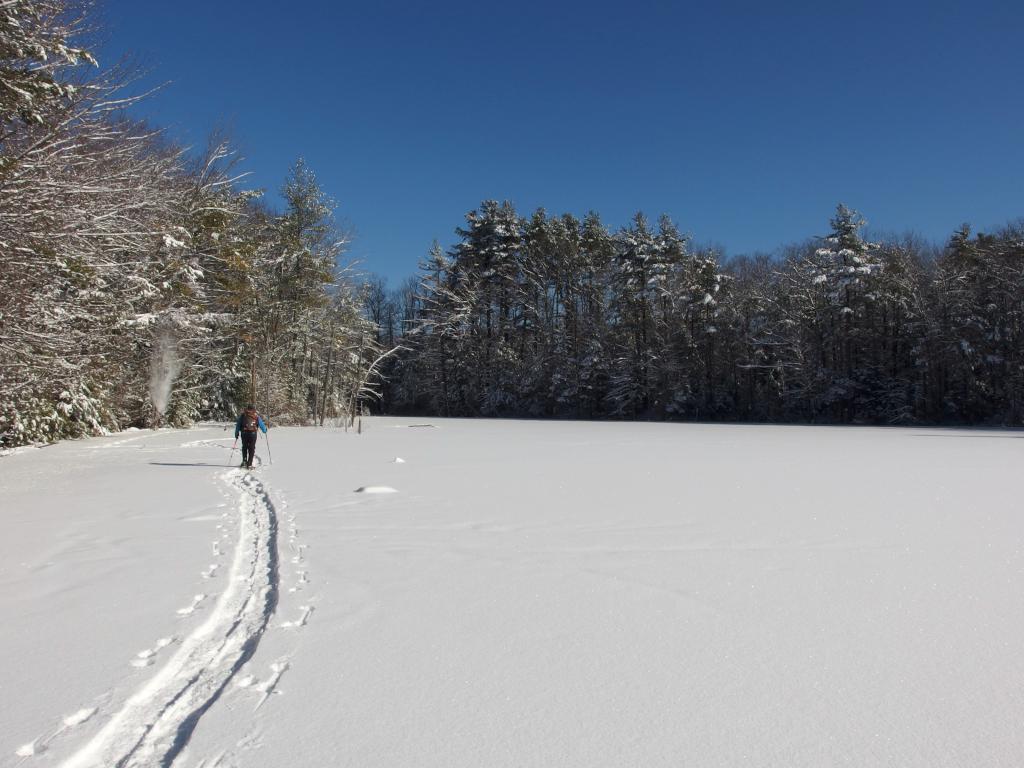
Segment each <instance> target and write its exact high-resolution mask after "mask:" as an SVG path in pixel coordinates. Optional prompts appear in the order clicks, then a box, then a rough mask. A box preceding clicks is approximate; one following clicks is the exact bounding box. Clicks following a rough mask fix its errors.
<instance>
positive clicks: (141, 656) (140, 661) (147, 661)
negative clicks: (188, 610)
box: [128, 611, 180, 669]
mask: <svg viewBox="0 0 1024 768" xmlns="http://www.w3.org/2000/svg"><path fill="white" fill-rule="evenodd" d="M179 613H180V611H179ZM175 639H176V638H174V637H161V638H160V639H159V640H157V641H156V645H155V646H154V647H153V648H147V649H146V650H144V651H139V652H138V653H137V654H135V658H134V659H132V660H131V661H130V662H128V663H129V664H131V665H132V666H133V667H135V668H136V669H142V668H144V667H148V666H150V665H151V664H152V663H153V662H154V661H155V660H156V655H157V654H158V653H159V652H160V651H162V650H163V649H164V648H166V647H167V646H168V645H170V644H171V643H173V642H174V641H175Z"/></svg>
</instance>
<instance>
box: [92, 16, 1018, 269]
mask: <svg viewBox="0 0 1024 768" xmlns="http://www.w3.org/2000/svg"><path fill="white" fill-rule="evenodd" d="M102 15H103V19H104V25H105V27H106V33H105V34H106V42H105V43H104V46H103V47H102V48H101V49H100V52H101V54H102V59H103V61H102V62H101V63H113V62H114V61H116V60H117V59H118V58H120V57H121V55H123V54H125V53H129V52H130V53H132V54H134V55H135V56H136V57H137V58H139V59H140V60H141V61H142V62H144V63H145V64H146V66H147V67H148V68H149V70H150V71H151V73H152V75H151V80H153V81H170V85H169V86H168V87H167V88H166V89H165V90H164V91H163V92H162V93H160V94H159V95H158V96H156V97H155V98H153V99H152V100H150V101H149V102H148V103H147V104H146V105H145V106H144V107H143V108H142V109H141V110H140V113H141V114H143V115H145V116H146V117H148V118H150V119H152V120H153V122H155V123H157V124H159V125H163V126H166V127H168V128H169V130H170V132H171V135H172V136H173V137H175V138H177V139H178V140H180V141H182V142H185V143H188V144H192V145H196V146H201V145H203V144H204V143H205V138H206V136H207V134H208V133H209V131H210V130H211V129H212V128H214V127H216V126H218V125H226V126H228V127H229V128H230V130H231V134H232V136H233V138H234V139H235V141H236V143H237V145H238V147H239V148H240V150H241V152H242V154H243V155H244V157H245V163H244V167H245V169H246V170H249V171H251V172H252V175H251V177H250V179H249V180H248V183H249V185H250V186H254V187H265V188H267V189H268V190H269V191H271V192H275V191H276V190H277V189H278V188H279V187H280V185H281V182H282V180H283V178H284V176H285V174H286V173H287V171H288V168H289V167H290V166H291V165H292V163H293V162H294V161H295V159H296V158H298V157H299V156H302V157H304V158H305V159H306V160H307V162H308V163H309V164H310V165H311V167H312V168H313V169H314V170H315V172H316V174H317V177H318V179H319V181H320V183H321V185H322V186H323V187H324V188H325V190H326V191H327V192H328V193H329V194H330V195H331V196H332V197H333V198H335V199H336V200H337V201H338V204H339V206H338V216H339V219H341V220H342V221H344V222H346V223H347V224H348V225H350V226H351V227H353V229H354V230H355V234H356V240H355V242H354V243H353V245H352V248H351V251H350V255H351V256H352V257H354V258H356V259H358V260H359V261H360V263H361V265H362V267H363V268H364V269H366V270H368V271H372V272H376V273H378V274H381V275H383V276H386V277H387V278H388V279H389V281H390V283H391V285H392V286H394V285H396V284H397V283H399V282H400V281H401V280H402V279H403V278H405V277H406V276H409V275H412V274H413V273H414V272H415V270H416V262H417V260H418V259H419V258H421V257H422V256H423V255H424V254H425V253H426V251H427V250H428V248H429V246H430V243H431V241H432V240H433V239H434V238H437V239H438V240H439V241H441V243H442V244H443V245H445V246H447V245H449V244H451V243H452V242H453V241H454V239H455V236H454V229H455V227H457V226H459V225H460V224H461V223H462V221H463V216H464V215H465V213H466V212H467V211H469V210H471V209H472V208H475V207H476V206H477V205H478V204H479V203H480V201H481V200H483V199H485V198H494V199H498V200H505V199H508V200H512V201H513V202H514V203H515V204H516V206H517V209H518V210H519V212H520V213H521V214H528V213H530V212H531V211H532V210H533V209H534V208H536V207H538V206H543V207H545V208H546V209H547V210H548V211H549V212H552V213H562V212H571V213H575V214H577V215H583V214H585V213H586V212H587V211H588V210H596V211H598V212H599V213H600V214H601V215H602V218H603V220H604V221H605V223H606V224H607V225H610V226H612V227H613V228H617V227H619V226H621V225H622V224H624V223H626V222H627V220H628V219H629V217H630V216H631V215H632V214H633V213H634V212H635V211H637V210H642V211H644V212H645V213H646V214H648V216H650V217H652V218H653V217H656V216H657V215H658V214H660V213H668V214H669V215H671V216H672V217H673V219H675V221H676V222H677V223H678V224H679V225H680V227H681V228H682V229H683V230H684V231H686V232H689V233H691V234H692V235H693V236H694V238H695V240H696V241H697V242H700V243H715V244H718V245H720V246H722V247H723V248H724V249H725V251H726V252H727V253H729V254H737V253H744V252H753V251H757V250H760V251H773V250H775V249H776V248H778V247H779V246H780V245H782V244H785V243H788V242H793V241H796V240H800V239H803V238H804V237H807V236H811V235H815V234H822V233H824V231H825V230H826V229H827V222H828V219H829V217H830V216H831V215H832V212H833V211H834V208H835V205H836V203H837V202H840V201H842V202H845V203H846V204H848V205H850V206H851V207H854V208H856V209H858V210H860V211H861V212H862V213H863V215H864V216H865V217H866V218H867V219H868V221H869V222H870V224H871V227H872V229H874V230H876V231H895V232H904V231H908V230H909V231H914V232H917V233H919V234H921V235H924V236H926V237H928V238H931V239H934V240H938V241H944V240H945V239H946V237H947V236H948V234H949V233H950V232H951V231H952V229H953V228H954V227H956V226H957V225H959V224H960V223H961V222H964V221H967V222H970V223H971V224H972V225H974V227H975V228H976V229H982V230H985V229H990V228H993V227H996V226H999V225H1001V224H1004V223H1005V222H1006V221H1008V220H1010V219H1015V218H1018V217H1021V216H1024V141H1022V133H1021V127H1022V126H1024V99H1021V98H1020V90H1021V83H1022V82H1024V47H1021V45H1020V42H1019V35H1018V32H1019V30H1020V29H1022V28H1024V3H1017V2H1009V1H1007V2H1002V3H993V2H984V1H982V2H973V3H944V2H941V1H940V2H930V3H914V2H889V3H873V2H872V3H823V2H790V3H786V2H777V3H766V2H760V3H740V2H719V3H710V2H709V3H699V4H698V3H681V2H680V3H670V2H646V1H645V0H635V1H633V2H629V3H601V2H562V3H555V2H551V3H544V2H533V1H532V0H530V1H528V2H517V3H480V2H476V3H464V2H434V3H425V2H423V3H411V2H410V3H400V2H387V1H386V0H383V1H379V2H366V3H349V2H328V1H327V0H307V1H305V2H293V3H280V2H265V1H264V0H246V1H245V2H242V1H241V0H217V1H216V2H211V0H204V1H203V2H199V1H198V0H176V2H174V3H149V2H139V1H138V0H103V2H102ZM271 199H274V196H272V198H271Z"/></svg>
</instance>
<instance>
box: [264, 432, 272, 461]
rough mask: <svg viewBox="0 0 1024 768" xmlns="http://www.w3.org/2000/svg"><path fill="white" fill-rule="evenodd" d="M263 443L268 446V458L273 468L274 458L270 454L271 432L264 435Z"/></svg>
mask: <svg viewBox="0 0 1024 768" xmlns="http://www.w3.org/2000/svg"><path fill="white" fill-rule="evenodd" d="M263 442H265V443H266V444H267V458H269V459H270V464H271V466H273V464H274V456H273V454H272V453H271V452H270V432H269V431H267V432H264V433H263Z"/></svg>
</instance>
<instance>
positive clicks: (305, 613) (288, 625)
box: [281, 605, 313, 629]
mask: <svg viewBox="0 0 1024 768" xmlns="http://www.w3.org/2000/svg"><path fill="white" fill-rule="evenodd" d="M299 610H300V611H302V615H301V616H299V618H298V619H296V620H295V621H286V622H284V623H282V624H281V627H282V629H299V628H301V627H304V626H306V622H307V621H309V617H310V616H311V615H312V613H313V606H311V605H300V606H299Z"/></svg>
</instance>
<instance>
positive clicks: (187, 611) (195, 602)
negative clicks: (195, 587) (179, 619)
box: [178, 595, 206, 616]
mask: <svg viewBox="0 0 1024 768" xmlns="http://www.w3.org/2000/svg"><path fill="white" fill-rule="evenodd" d="M205 599H206V595H196V596H195V597H193V598H192V605H190V606H188V607H187V608H179V609H178V615H179V616H191V615H192V614H193V613H195V611H196V608H198V607H199V604H200V603H202V602H203V600H205Z"/></svg>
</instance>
